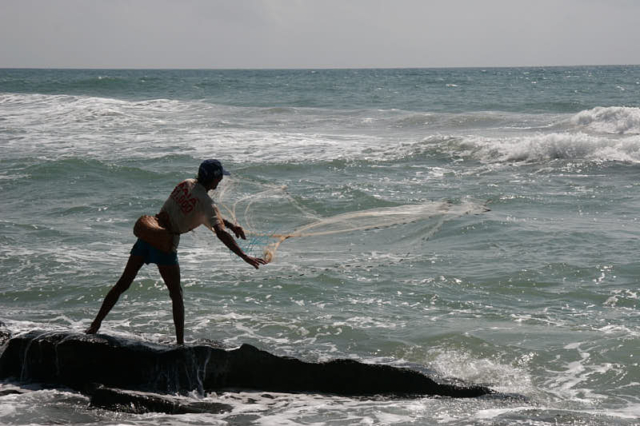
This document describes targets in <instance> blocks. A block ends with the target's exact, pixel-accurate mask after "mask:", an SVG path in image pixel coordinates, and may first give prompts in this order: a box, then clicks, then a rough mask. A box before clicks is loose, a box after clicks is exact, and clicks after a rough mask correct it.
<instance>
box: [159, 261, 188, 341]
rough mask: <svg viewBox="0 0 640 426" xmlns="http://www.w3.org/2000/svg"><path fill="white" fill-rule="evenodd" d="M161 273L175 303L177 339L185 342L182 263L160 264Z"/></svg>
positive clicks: (174, 318) (174, 316)
mask: <svg viewBox="0 0 640 426" xmlns="http://www.w3.org/2000/svg"><path fill="white" fill-rule="evenodd" d="M158 270H159V271H160V275H161V276H162V279H163V280H164V283H165V285H166V286H167V288H168V289H169V296H170V297H171V303H172V305H173V323H174V325H175V327H176V340H177V342H178V344H179V345H183V344H184V302H183V300H182V287H180V265H163V266H160V265H158Z"/></svg>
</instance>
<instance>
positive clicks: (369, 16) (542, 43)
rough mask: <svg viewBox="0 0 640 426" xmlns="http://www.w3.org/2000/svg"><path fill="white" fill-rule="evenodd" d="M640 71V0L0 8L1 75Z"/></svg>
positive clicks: (285, 0) (325, 0)
mask: <svg viewBox="0 0 640 426" xmlns="http://www.w3.org/2000/svg"><path fill="white" fill-rule="evenodd" d="M602 64H640V0H0V67H41V68H60V67H63V68H352V67H467V66H480V67H489V66H529V65H602Z"/></svg>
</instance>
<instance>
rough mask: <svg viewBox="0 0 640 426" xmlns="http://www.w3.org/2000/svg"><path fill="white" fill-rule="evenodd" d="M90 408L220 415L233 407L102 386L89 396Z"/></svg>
mask: <svg viewBox="0 0 640 426" xmlns="http://www.w3.org/2000/svg"><path fill="white" fill-rule="evenodd" d="M91 406H92V407H97V408H104V409H107V410H113V411H121V412H126V413H136V414H144V413H149V412H155V413H166V414H188V413H212V414H221V413H227V412H229V411H231V410H232V409H233V407H232V406H230V405H228V404H222V403H218V402H204V401H196V402H194V401H190V400H187V399H185V398H179V397H175V396H168V395H158V394H153V393H148V392H140V391H127V390H123V389H111V388H105V387H103V386H101V387H99V388H98V389H96V390H95V391H94V392H93V395H91Z"/></svg>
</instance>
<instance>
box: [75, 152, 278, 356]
mask: <svg viewBox="0 0 640 426" xmlns="http://www.w3.org/2000/svg"><path fill="white" fill-rule="evenodd" d="M224 175H229V172H227V171H226V170H225V169H224V168H223V167H222V164H221V163H220V161H218V160H206V161H203V162H202V164H200V168H199V169H198V178H197V179H187V180H185V181H183V182H181V183H179V184H178V186H176V187H175V189H174V190H173V192H172V193H171V195H170V196H169V198H168V199H167V201H165V203H164V205H163V206H162V210H161V211H160V213H159V214H158V215H157V216H156V217H157V218H158V222H159V223H160V224H161V225H162V226H163V227H165V228H167V229H168V230H169V231H170V232H171V233H173V234H174V238H173V250H172V251H170V252H165V251H161V250H159V249H157V248H155V247H153V246H152V245H151V244H149V243H148V242H146V241H143V240H142V239H140V238H138V241H136V243H135V245H134V246H133V248H132V249H131V255H130V256H129V261H128V262H127V265H126V267H125V268H124V272H123V273H122V276H121V277H120V279H119V280H118V282H117V283H116V284H115V285H114V286H113V287H112V288H111V290H109V293H107V295H106V297H105V299H104V302H103V303H102V306H101V307H100V311H99V312H98V315H97V316H96V319H95V320H93V322H92V323H91V326H90V327H89V328H87V330H86V331H85V332H86V333H87V334H95V333H97V332H98V330H99V329H100V326H101V325H102V321H103V320H104V318H105V317H106V316H107V314H108V313H109V311H111V308H113V307H114V306H115V304H116V302H117V301H118V298H119V297H120V295H121V294H122V293H124V292H125V291H127V289H128V288H129V287H130V286H131V283H132V282H133V280H134V278H135V277H136V275H137V274H138V271H140V268H142V265H144V264H149V263H155V264H156V265H158V270H159V271H160V275H161V276H162V279H163V280H164V283H165V284H166V286H167V288H168V289H169V296H170V297H171V302H172V305H173V322H174V325H175V328H176V339H177V342H178V344H179V345H182V344H184V303H183V301H182V287H180V265H179V264H178V253H177V247H178V243H179V241H180V234H184V233H185V232H188V231H191V230H192V229H194V228H197V227H198V226H200V225H203V224H204V225H205V226H207V228H209V229H212V230H213V231H214V232H215V234H216V236H217V237H218V239H220V241H222V243H223V244H224V245H226V246H227V247H228V248H229V250H231V251H232V252H234V253H235V254H237V255H238V256H239V257H240V258H242V260H244V261H245V262H247V263H248V264H249V265H251V266H253V267H254V268H256V269H258V267H259V266H260V265H265V264H266V263H267V262H266V261H265V260H264V259H260V258H257V257H251V256H248V255H247V254H245V253H244V252H243V251H242V249H241V248H240V247H239V246H238V244H237V243H236V240H235V239H234V238H233V237H232V236H231V235H230V234H229V233H228V232H227V231H226V230H225V226H226V227H227V228H228V229H230V230H231V231H232V232H233V233H234V234H235V235H236V237H237V238H243V239H246V237H245V234H244V230H243V229H242V227H240V226H238V225H235V224H233V223H231V222H229V221H228V220H226V219H223V218H222V216H220V212H219V210H218V208H217V207H216V206H215V204H214V203H213V200H212V199H211V197H209V195H208V192H209V191H211V190H213V189H216V188H217V187H218V184H219V183H220V182H221V181H222V178H223V176H224Z"/></svg>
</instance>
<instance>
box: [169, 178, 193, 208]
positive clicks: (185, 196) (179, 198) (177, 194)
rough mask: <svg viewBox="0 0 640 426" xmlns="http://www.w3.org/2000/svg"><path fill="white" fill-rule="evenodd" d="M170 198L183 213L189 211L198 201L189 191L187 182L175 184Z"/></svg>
mask: <svg viewBox="0 0 640 426" xmlns="http://www.w3.org/2000/svg"><path fill="white" fill-rule="evenodd" d="M171 198H172V199H173V201H175V202H176V203H177V204H178V205H179V206H180V211H182V213H184V214H189V213H191V212H192V211H193V209H194V208H195V206H196V203H197V202H198V199H197V198H196V197H194V196H193V195H191V193H190V192H189V187H188V185H187V182H182V183H181V184H179V185H178V186H176V187H175V189H174V190H173V192H172V193H171Z"/></svg>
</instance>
